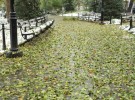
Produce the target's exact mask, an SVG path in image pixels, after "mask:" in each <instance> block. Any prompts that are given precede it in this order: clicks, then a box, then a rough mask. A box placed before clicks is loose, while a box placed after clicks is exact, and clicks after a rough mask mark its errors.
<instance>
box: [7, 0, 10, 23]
mask: <svg viewBox="0 0 135 100" xmlns="http://www.w3.org/2000/svg"><path fill="white" fill-rule="evenodd" d="M9 14H10V0H6V18H7V21H8V22H9Z"/></svg>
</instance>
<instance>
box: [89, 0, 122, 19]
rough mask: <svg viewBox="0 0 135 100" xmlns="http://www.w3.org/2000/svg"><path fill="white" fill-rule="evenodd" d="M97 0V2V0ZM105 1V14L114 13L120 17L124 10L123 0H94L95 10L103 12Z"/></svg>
mask: <svg viewBox="0 0 135 100" xmlns="http://www.w3.org/2000/svg"><path fill="white" fill-rule="evenodd" d="M95 1H96V2H95ZM102 1H103V2H104V3H103V10H104V14H105V16H106V17H107V16H110V14H113V16H114V17H118V16H119V15H120V13H121V12H123V0H92V2H91V7H92V9H93V11H97V12H101V9H102V6H101V3H102Z"/></svg>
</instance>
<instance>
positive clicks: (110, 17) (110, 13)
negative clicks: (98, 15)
mask: <svg viewBox="0 0 135 100" xmlns="http://www.w3.org/2000/svg"><path fill="white" fill-rule="evenodd" d="M110 24H112V14H111V12H110Z"/></svg>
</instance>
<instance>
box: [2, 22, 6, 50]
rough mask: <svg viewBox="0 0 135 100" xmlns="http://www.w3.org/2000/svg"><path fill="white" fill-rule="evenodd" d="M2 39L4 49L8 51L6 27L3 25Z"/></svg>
mask: <svg viewBox="0 0 135 100" xmlns="http://www.w3.org/2000/svg"><path fill="white" fill-rule="evenodd" d="M2 39H3V46H2V49H3V50H6V41H5V26H4V24H2Z"/></svg>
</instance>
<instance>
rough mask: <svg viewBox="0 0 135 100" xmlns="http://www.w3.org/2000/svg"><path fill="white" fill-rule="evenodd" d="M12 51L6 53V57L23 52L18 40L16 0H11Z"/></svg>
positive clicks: (19, 54) (20, 54)
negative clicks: (19, 47)
mask: <svg viewBox="0 0 135 100" xmlns="http://www.w3.org/2000/svg"><path fill="white" fill-rule="evenodd" d="M9 20H10V51H9V52H7V53H6V57H8V58H11V57H16V56H22V52H18V40H17V18H16V12H15V10H14V0H10V17H9Z"/></svg>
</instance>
